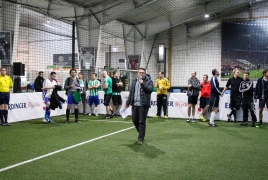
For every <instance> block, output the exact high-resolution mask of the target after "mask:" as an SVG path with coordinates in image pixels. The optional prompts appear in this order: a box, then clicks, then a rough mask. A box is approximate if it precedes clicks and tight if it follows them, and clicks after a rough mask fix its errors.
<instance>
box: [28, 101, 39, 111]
mask: <svg viewBox="0 0 268 180" xmlns="http://www.w3.org/2000/svg"><path fill="white" fill-rule="evenodd" d="M40 106H41V103H40V102H28V107H30V108H31V109H33V108H35V107H40Z"/></svg>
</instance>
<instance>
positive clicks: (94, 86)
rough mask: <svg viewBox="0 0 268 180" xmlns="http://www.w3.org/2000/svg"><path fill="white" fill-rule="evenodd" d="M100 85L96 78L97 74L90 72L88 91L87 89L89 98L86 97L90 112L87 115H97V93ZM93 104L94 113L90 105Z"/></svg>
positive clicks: (98, 101) (98, 102)
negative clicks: (90, 78)
mask: <svg viewBox="0 0 268 180" xmlns="http://www.w3.org/2000/svg"><path fill="white" fill-rule="evenodd" d="M99 86H100V81H98V80H97V74H96V73H93V74H92V80H90V81H89V82H88V91H89V98H88V104H89V106H90V112H91V113H89V115H95V116H98V105H99V104H100V100H99V94H98V88H99ZM93 103H94V105H95V108H94V113H93V108H92V105H93Z"/></svg>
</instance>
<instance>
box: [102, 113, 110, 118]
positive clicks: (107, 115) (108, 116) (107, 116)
mask: <svg viewBox="0 0 268 180" xmlns="http://www.w3.org/2000/svg"><path fill="white" fill-rule="evenodd" d="M110 118H111V116H110V115H109V114H106V116H104V118H103V119H110Z"/></svg>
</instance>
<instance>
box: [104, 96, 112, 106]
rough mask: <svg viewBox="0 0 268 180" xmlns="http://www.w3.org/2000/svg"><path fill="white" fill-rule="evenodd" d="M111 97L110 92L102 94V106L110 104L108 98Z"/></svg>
mask: <svg viewBox="0 0 268 180" xmlns="http://www.w3.org/2000/svg"><path fill="white" fill-rule="evenodd" d="M111 98H112V94H104V103H103V104H104V106H109V105H110V100H111Z"/></svg>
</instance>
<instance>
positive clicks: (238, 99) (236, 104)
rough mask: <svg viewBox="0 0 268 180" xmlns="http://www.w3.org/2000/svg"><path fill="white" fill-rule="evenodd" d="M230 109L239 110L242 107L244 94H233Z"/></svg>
mask: <svg viewBox="0 0 268 180" xmlns="http://www.w3.org/2000/svg"><path fill="white" fill-rule="evenodd" d="M230 101H231V102H230V109H234V108H235V109H236V110H239V109H240V107H241V103H242V95H240V94H235V95H231V97H230Z"/></svg>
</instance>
